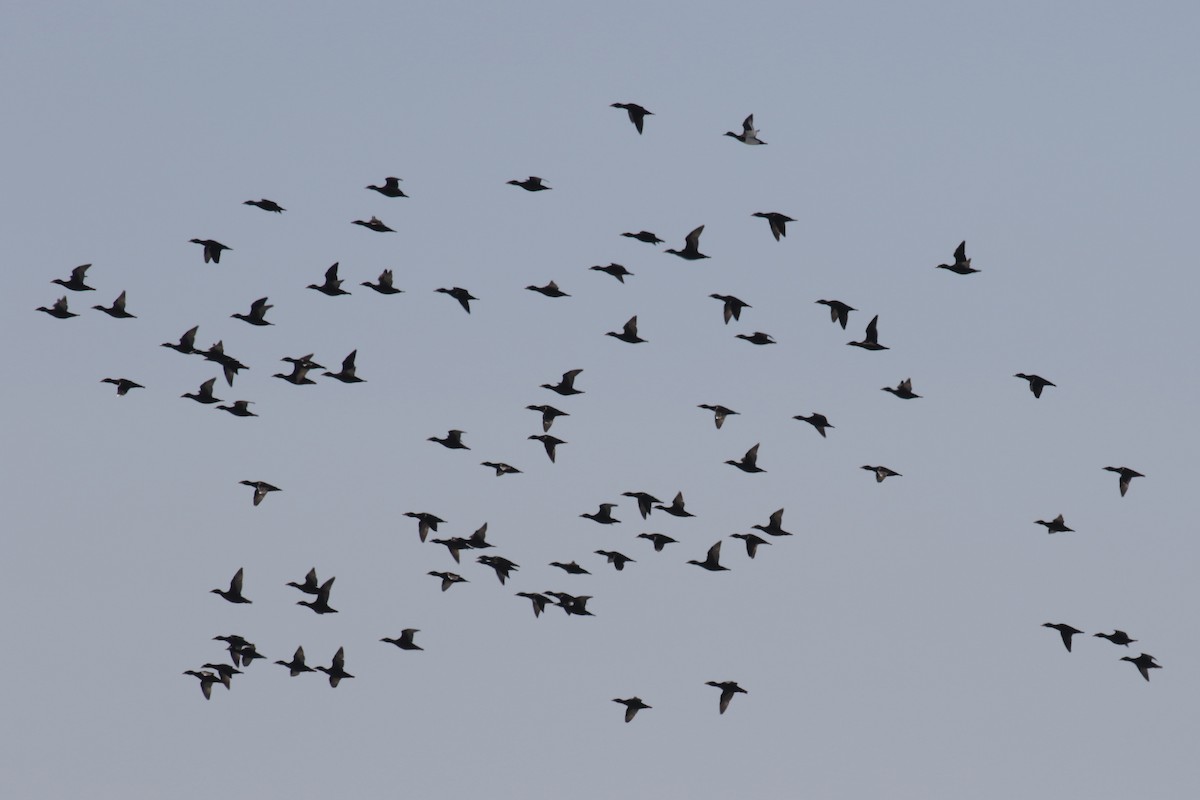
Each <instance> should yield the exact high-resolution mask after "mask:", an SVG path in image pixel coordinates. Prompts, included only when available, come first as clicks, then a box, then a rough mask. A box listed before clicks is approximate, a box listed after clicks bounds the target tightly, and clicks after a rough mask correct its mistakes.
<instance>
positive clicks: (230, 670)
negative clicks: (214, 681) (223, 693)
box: [200, 664, 242, 690]
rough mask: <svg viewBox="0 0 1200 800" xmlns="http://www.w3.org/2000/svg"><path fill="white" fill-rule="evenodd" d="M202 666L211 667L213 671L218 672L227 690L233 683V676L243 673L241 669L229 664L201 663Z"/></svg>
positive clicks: (218, 676)
mask: <svg viewBox="0 0 1200 800" xmlns="http://www.w3.org/2000/svg"><path fill="white" fill-rule="evenodd" d="M200 666H202V667H204V668H205V669H211V670H212V671H213V672H215V673H217V678H218V680H220V681H221V685H222V686H224V687H225V689H226V690H228V689H229V687H230V686H231V685H232V683H233V676H234V675H241V674H242V671H241V670H240V669H236V668H234V667H231V666H230V665H228V664H201V665H200Z"/></svg>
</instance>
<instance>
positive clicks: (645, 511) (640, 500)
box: [621, 492, 662, 519]
mask: <svg viewBox="0 0 1200 800" xmlns="http://www.w3.org/2000/svg"><path fill="white" fill-rule="evenodd" d="M621 496H622V497H632V498H633V499H634V500H637V504H638V513H639V514H641V515H642V519H645V518H646V517H648V516H650V511H651V510H652V508H653V506H652V504H653V503H661V502H662V501H661V500H659V499H658V498H657V497H655V496H654V495H652V494H647V493H646V492H621Z"/></svg>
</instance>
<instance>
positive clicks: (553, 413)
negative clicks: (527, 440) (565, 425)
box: [525, 405, 571, 433]
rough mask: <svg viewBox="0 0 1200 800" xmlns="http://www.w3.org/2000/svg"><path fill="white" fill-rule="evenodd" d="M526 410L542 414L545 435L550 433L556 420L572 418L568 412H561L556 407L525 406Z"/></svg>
mask: <svg viewBox="0 0 1200 800" xmlns="http://www.w3.org/2000/svg"><path fill="white" fill-rule="evenodd" d="M525 408H526V409H527V410H529V411H538V412H541V415H542V432H543V433H548V432H549V431H550V426H551V425H553V424H554V420H555V419H556V418H558V417H569V416H571V415H570V414H568V413H567V412H566V411H559V410H558V409H557V408H555V407H554V406H547V405H538V406H525Z"/></svg>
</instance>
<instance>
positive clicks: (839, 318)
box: [816, 300, 858, 330]
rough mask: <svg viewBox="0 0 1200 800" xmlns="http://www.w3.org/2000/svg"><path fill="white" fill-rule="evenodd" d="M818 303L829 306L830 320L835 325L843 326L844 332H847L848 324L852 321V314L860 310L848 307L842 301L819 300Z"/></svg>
mask: <svg viewBox="0 0 1200 800" xmlns="http://www.w3.org/2000/svg"><path fill="white" fill-rule="evenodd" d="M816 302H817V303H819V304H820V305H823V306H829V318H830V319H831V320H832V321H833V323H834V324H835V325H836V324H839V323H840V324H841V326H842V330H846V323H847V322H849V320H850V312H851V311H857V310H858V309H856V308H854V307H853V306H848V305H846V304H845V303H843V302H842V301H841V300H817V301H816Z"/></svg>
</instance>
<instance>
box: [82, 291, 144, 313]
mask: <svg viewBox="0 0 1200 800" xmlns="http://www.w3.org/2000/svg"><path fill="white" fill-rule="evenodd" d="M92 308H94V309H96V310H97V311H103V312H104V313H105V314H108V315H109V316H110V317H112V318H114V319H137V317H135V316H134V315H133V314H130V313H129V312H128V311H126V310H125V293H124V292H121V293H120V294H119V295H117V299H116V300H113V304H112V305H111V306H92Z"/></svg>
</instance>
